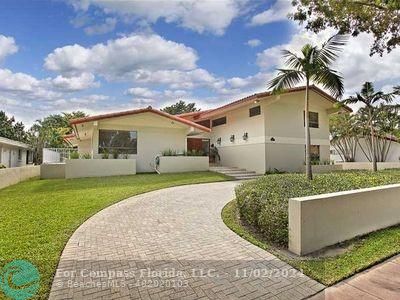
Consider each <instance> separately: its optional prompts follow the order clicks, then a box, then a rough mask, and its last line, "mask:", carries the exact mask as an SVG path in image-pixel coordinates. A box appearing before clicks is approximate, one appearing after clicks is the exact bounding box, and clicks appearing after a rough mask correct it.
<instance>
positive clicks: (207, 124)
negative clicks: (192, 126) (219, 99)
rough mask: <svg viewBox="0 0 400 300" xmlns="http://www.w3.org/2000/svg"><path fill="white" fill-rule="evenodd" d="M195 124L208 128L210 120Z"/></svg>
mask: <svg viewBox="0 0 400 300" xmlns="http://www.w3.org/2000/svg"><path fill="white" fill-rule="evenodd" d="M196 124H199V125H201V126H204V127H207V128H210V120H203V121H199V122H196Z"/></svg>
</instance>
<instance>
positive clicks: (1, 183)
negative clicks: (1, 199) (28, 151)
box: [0, 166, 40, 189]
mask: <svg viewBox="0 0 400 300" xmlns="http://www.w3.org/2000/svg"><path fill="white" fill-rule="evenodd" d="M39 175H40V167H39V166H24V167H17V168H7V169H0V189H2V188H5V187H7V186H10V185H13V184H16V183H18V182H21V181H24V180H27V179H29V178H33V177H39Z"/></svg>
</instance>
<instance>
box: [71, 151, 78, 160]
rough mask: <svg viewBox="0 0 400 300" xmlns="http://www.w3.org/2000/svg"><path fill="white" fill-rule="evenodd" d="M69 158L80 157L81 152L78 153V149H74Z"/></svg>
mask: <svg viewBox="0 0 400 300" xmlns="http://www.w3.org/2000/svg"><path fill="white" fill-rule="evenodd" d="M69 158H70V159H79V153H78V151H72V152H71V153H70V154H69Z"/></svg>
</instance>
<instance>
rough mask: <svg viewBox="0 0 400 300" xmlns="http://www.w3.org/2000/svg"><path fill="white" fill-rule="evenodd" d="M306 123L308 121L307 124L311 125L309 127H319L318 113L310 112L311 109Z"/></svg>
mask: <svg viewBox="0 0 400 300" xmlns="http://www.w3.org/2000/svg"><path fill="white" fill-rule="evenodd" d="M303 114H304V116H305V113H303ZM308 119H309V120H308V123H309V126H310V127H311V128H319V115H318V113H316V112H312V111H310V112H308ZM305 124H306V123H305V120H304V126H305Z"/></svg>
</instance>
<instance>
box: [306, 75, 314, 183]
mask: <svg viewBox="0 0 400 300" xmlns="http://www.w3.org/2000/svg"><path fill="white" fill-rule="evenodd" d="M309 102H310V101H309V81H308V79H307V83H306V99H305V109H304V123H305V126H304V127H305V131H306V132H305V133H306V176H307V179H308V180H312V179H313V173H312V165H311V137H310V121H309V119H310V118H309V117H310V116H309V104H310V103H309Z"/></svg>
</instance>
